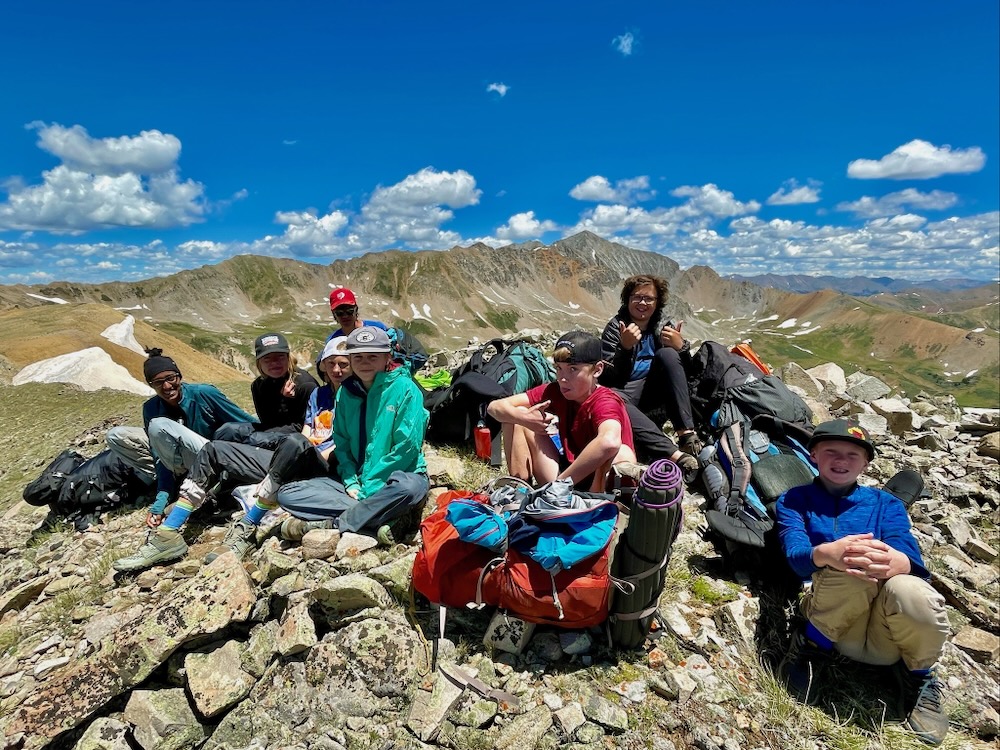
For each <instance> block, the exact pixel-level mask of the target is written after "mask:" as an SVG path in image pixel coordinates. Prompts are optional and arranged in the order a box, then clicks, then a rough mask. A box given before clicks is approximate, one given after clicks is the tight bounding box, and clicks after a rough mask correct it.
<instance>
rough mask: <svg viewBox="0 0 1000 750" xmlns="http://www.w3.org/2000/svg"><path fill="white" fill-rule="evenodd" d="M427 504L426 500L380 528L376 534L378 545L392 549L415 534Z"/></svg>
mask: <svg viewBox="0 0 1000 750" xmlns="http://www.w3.org/2000/svg"><path fill="white" fill-rule="evenodd" d="M426 502H427V501H426V499H424V500H423V501H421V502H420V503H418V504H417V505H414V506H413V507H412V508H410V509H409V510H408V511H406V513H404V514H403V515H401V516H399V517H398V518H394V519H392V520H391V521H389V523H386V524H383V525H381V526H379V527H378V530H377V531H376V532H375V538H376V539H377V540H378V543H379V544H381V545H382V546H384V547H391V546H392V545H394V544H396V543H397V542H402V541H403V540H404V539H406V537H407V536H410V535H411V534H413V532H415V531H416V530H417V529H418V528H420V521H421V519H422V518H423V514H424V505H425V503H426Z"/></svg>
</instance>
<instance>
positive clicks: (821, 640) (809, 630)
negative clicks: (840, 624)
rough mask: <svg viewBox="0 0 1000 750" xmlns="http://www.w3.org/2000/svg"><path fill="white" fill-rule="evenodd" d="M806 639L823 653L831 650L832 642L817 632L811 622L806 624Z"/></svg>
mask: <svg viewBox="0 0 1000 750" xmlns="http://www.w3.org/2000/svg"><path fill="white" fill-rule="evenodd" d="M806 638H808V639H809V640H810V641H812V642H813V643H815V644H816V645H817V646H818V647H819V648H820V649H822V650H823V651H832V650H833V641H831V640H830V639H829V638H827V637H826V636H825V635H823V634H822V633H821V632H819V630H817V628H816V626H815V625H813V624H812V623H811V622H807V623H806Z"/></svg>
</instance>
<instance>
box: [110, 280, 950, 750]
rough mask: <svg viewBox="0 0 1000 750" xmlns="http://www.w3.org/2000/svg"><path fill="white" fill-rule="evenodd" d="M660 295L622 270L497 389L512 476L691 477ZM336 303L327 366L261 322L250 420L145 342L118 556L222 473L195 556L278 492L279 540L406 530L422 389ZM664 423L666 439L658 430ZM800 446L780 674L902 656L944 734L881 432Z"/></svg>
mask: <svg viewBox="0 0 1000 750" xmlns="http://www.w3.org/2000/svg"><path fill="white" fill-rule="evenodd" d="M667 294H668V288H667V283H666V281H665V280H663V279H661V278H658V277H656V276H652V275H647V274H640V275H635V276H631V277H629V278H628V279H626V280H625V282H624V284H623V286H622V290H621V307H620V309H619V310H618V312H617V313H616V314H615V315H614V316H613V317H612V318H611V320H610V321H609V322H608V324H607V326H606V327H605V329H604V331H603V334H602V335H601V336H600V337H598V336H596V335H594V334H592V333H588V332H584V331H570V332H568V333H566V334H564V335H562V336H560V337H559V339H558V340H557V342H556V344H555V348H554V351H553V353H552V360H553V362H554V366H555V375H556V376H555V381H554V382H552V383H548V384H543V385H540V386H537V387H535V388H531V389H529V390H527V391H526V392H524V393H516V394H514V395H512V396H509V397H507V398H500V399H497V400H494V401H492V402H491V403H489V405H488V407H487V412H488V415H489V416H490V417H492V418H493V419H494V420H496V421H497V422H498V423H500V425H501V428H502V434H503V446H504V454H505V456H506V461H507V471H508V473H509V474H510V475H511V476H514V477H517V478H519V479H522V480H525V481H527V482H529V483H531V484H532V485H535V486H538V485H542V484H544V483H547V482H552V481H555V480H561V479H570V480H572V482H573V486H574V487H576V488H578V489H579V490H581V491H584V492H601V491H603V490H604V488H605V485H606V481H607V478H608V476H609V473H611V472H612V471H613V468H614V467H615V466H616V465H624V464H632V465H634V464H635V463H636V462H637V461H642V460H643V459H644V458H646V457H648V456H649V455H650V451H651V446H653V450H652V452H653V453H656V454H658V455H659V456H661V457H665V458H669V459H670V460H672V461H674V462H675V463H677V464H678V466H679V467H680V468H681V469H682V470H683V471H684V475H685V479H693V478H694V476H696V475H697V472H698V468H699V463H698V458H697V457H698V456H699V454H700V453H701V452H702V448H703V444H702V438H703V437H706V436H705V435H704V434H699V432H698V427H699V425H696V424H695V420H694V417H693V414H692V404H691V395H690V393H689V386H688V379H687V377H686V374H685V368H686V365H687V360H688V359H689V358H690V351H689V349H690V347H689V345H688V343H687V342H686V341H685V340H684V339H683V336H682V334H681V330H682V327H683V321H680V322H676V323H675V322H674V321H672V320H663V315H664V307H665V304H666V302H667ZM330 307H331V311H332V314H333V316H334V318H335V319H336V322H337V323H338V324H339V328H338V329H337V330H336V331H334V332H333V333H332V334H331V335H330V337H329V338H328V340H327V341H326V343H325V345H324V347H323V350H322V353H321V354H320V356H319V358H318V359H317V367H316V369H317V372H318V375H319V377H320V379H321V380H322V381H323V383H322V384H320V383H318V382H317V381H316V380H315V379H314V378H313V377H312V376H311V375H309V374H308V373H307V372H305V371H304V370H302V369H300V368H299V367H297V365H296V362H295V359H294V357H293V356H292V354H291V351H290V348H289V345H288V342H287V341H286V339H285V337H284V336H282V335H281V334H280V333H266V334H264V335H262V336H260V337H258V338H257V340H256V342H255V344H254V350H255V351H254V354H255V359H256V365H257V369H258V372H259V376H258V377H257V378H256V379H255V380H254V382H253V384H252V385H251V394H252V397H253V402H254V408H255V410H256V413H257V416H256V418H254V417H253V416H252V415H250V414H248V413H247V412H245V411H244V410H243V409H241V408H240V407H238V406H237V405H236V404H234V403H233V402H232V401H230V400H229V399H228V398H227V397H226V396H225V395H224V394H223V393H222V392H221V391H219V390H218V389H217V388H216V387H214V386H212V385H203V384H195V383H187V382H185V381H184V380H183V377H182V374H181V370H180V367H179V366H178V365H177V363H176V362H175V361H174V360H173V359H171V358H170V357H169V356H166V355H164V354H163V352H162V351H160V350H158V349H153V350H151V351H149V357H148V359H147V360H146V362H145V364H144V375H145V378H146V381H147V382H148V383H149V385H150V386H152V388H153V389H154V391H155V394H156V395H155V396H153V397H152V398H150V399H149V400H148V401H147V402H146V403H145V404H144V406H143V427H142V428H139V427H116V428H113V429H112V430H110V431H109V432H108V435H107V442H108V445H109V447H110V449H111V450H112V451H114V452H116V453H117V454H118V455H120V456H121V457H122V458H123V459H124V460H126V461H127V462H129V464H130V465H131V466H132V467H133V468H134V469H135V470H136V471H137V472H139V473H140V474H141V476H143V477H145V478H146V479H147V481H148V482H149V484H150V485H153V484H154V483H155V501H154V502H153V504H152V505H151V507H150V508H149V512H148V514H147V516H146V525H147V526H148V527H149V529H150V533H149V534H148V535H147V540H146V542H145V543H144V544H142V545H141V546H140V547H139V548H138V549H137V550H136V551H135V552H134V553H133V554H131V555H129V556H127V557H123V558H121V559H119V560H116V561H115V562H114V568H115V569H116V570H118V571H138V570H143V569H146V568H149V567H152V566H154V565H158V564H161V563H165V562H169V561H172V560H176V559H179V558H181V557H183V556H184V555H185V554H186V553H187V544H186V542H185V540H184V538H183V536H182V528H183V525H184V523H185V522H186V521H187V519H188V518H189V517H190V515H191V514H192V513H194V512H195V511H196V510H197V509H198V508H199V507H201V505H202V504H203V503H204V502H205V500H206V498H207V497H209V496H211V494H212V493H213V492H215V490H216V487H217V485H218V484H219V482H220V479H221V478H222V477H225V479H226V481H227V482H230V483H233V484H242V485H252V486H253V490H252V493H251V497H250V503H249V509H248V510H247V511H246V512H245V513H244V514H243V515H242V516H241V517H240V518H239V519H237V520H236V521H234V522H233V523H232V524H231V525H230V527H229V529H228V530H227V533H226V536H225V539H224V541H223V542H222V544H221V546H219V547H218V548H216V549H214V550H213V551H212V552H211V553H210V554H209V556H208V558H206V559H207V560H211V559H215V557H217V556H219V555H221V554H225V553H228V552H232V553H235V554H236V555H237V556H240V557H242V556H244V555H245V554H247V552H248V551H249V550H250V549H252V548H253V547H254V546H255V545H256V543H257V541H256V540H257V531H258V528H259V526H260V524H261V522H262V520H263V519H264V518H265V516H266V515H267V514H268V513H269V512H270V511H272V510H274V509H276V508H279V507H280V508H282V509H284V510H285V511H287V517H286V518H285V519H284V520H283V521H282V523H281V526H280V533H281V536H282V538H284V539H286V540H291V541H298V540H301V539H302V537H303V536H304V535H305V534H306V533H307V532H309V531H310V530H313V529H339V530H340V531H341V532H348V531H351V532H358V533H363V534H368V535H371V536H373V537H376V538H377V539H378V540H379V542H380V543H383V544H391V543H393V542H394V540H396V539H398V538H400V536H401V533H403V532H405V531H407V530H409V529H412V527H413V525H414V524H415V522H416V521H418V520H419V517H420V511H421V509H422V507H423V504H424V502H425V500H426V496H427V493H428V489H429V482H428V475H427V464H426V460H425V457H424V452H423V442H424V436H425V431H426V428H427V423H428V412H427V410H426V409H425V408H424V404H423V395H422V391H421V389H420V388H419V387H418V385H417V384H416V383H415V381H414V380H413V378H412V374H411V373H410V371H409V370H408V368H407V367H406V366H405V365H401V364H399V363H398V362H396V361H395V360H394V357H393V344H392V341H391V339H390V335H389V329H388V328H387V327H386V326H385V325H384V324H383V323H381V322H378V321H375V320H364V319H361V318H360V317H359V307H358V302H357V299H356V297H355V295H354V293H353V292H351V290H349V289H346V288H337V289H334V290H333V291H332V292H331V294H330ZM668 421H669V423H670V425H671V426H672V428H673V429H672V432H673V435H674V437H675V439H676V442H674V441H672V440H670V438H668V437H667V436H666V434H665V433H664V431H663V429H662V428H661V426H662V425H663V424H664V423H665V422H668ZM807 449H808V451H809V457H810V459H811V460H812V462H813V463H814V465H815V467H816V469H817V470H818V476H817V477H816V479H815V480H814V481H813V483H812V484H810V485H806V486H801V487H796V488H794V489H791V490H789V491H788V492H786V493H785V494H784V495H783V496H782V497H781V498H780V500H779V501H778V503H777V508H776V513H775V515H776V520H777V525H778V530H779V534H778V536H779V539H780V544H781V547H782V550H783V552H784V554H785V556H786V558H787V560H788V563H789V565H790V567H791V569H792V570H793V571H794V573H795V574H797V575H798V576H799V577H800V578H801V579H802V580H803V582H804V583H805V584H806V587H807V593H806V594H805V596H804V598H803V601H802V611H803V614H804V616H805V624H804V627H803V628H802V629H801V630H800V631H799V632H796V633H795V634H794V635H793V638H792V641H791V646H790V648H789V650H788V653H787V654H786V655H785V658H784V659H783V660H782V662H781V664H780V666H779V670H778V671H779V675H780V676H781V677H783V678H784V680H785V681H786V683H787V685H788V687H789V689H790V690H791V691H792V692H794V693H795V694H796V695H797V696H798V697H799V698H801V699H802V700H806V701H808V700H809V699H810V696H811V695H814V693H815V690H814V685H815V683H816V681H817V679H818V677H819V675H820V674H821V673H822V671H823V670H824V668H825V667H826V666H828V665H829V664H832V663H833V662H834V661H835V660H836V659H837V658H844V657H846V658H848V659H852V660H855V661H858V662H863V663H867V664H876V665H895V667H894V669H895V671H896V672H897V673H898V676H899V679H900V683H901V686H902V690H901V695H902V696H904V699H905V700H907V701H908V703H907V706H906V708H905V711H904V713H905V715H906V716H907V718H906V726H908V727H909V728H910V729H911V730H912V731H914V732H915V733H916V734H917V736H918V737H920V739H922V740H923V741H924V742H926V743H928V744H932V745H937V744H940V743H941V742H942V741H943V739H944V737H945V735H946V733H947V730H948V718H947V715H946V714H945V712H944V710H943V707H942V696H941V685H940V682H939V681H938V679H937V677H936V676H935V673H934V671H933V670H932V667H933V665H934V664H935V663H936V662H937V661H938V659H939V657H940V655H941V653H942V649H943V646H944V642H945V639H946V637H947V634H948V630H949V628H948V619H947V616H946V613H945V608H944V601H943V599H942V597H941V596H940V595H939V594H938V593H937V592H935V590H934V589H933V588H932V587H931V585H930V584H929V582H928V579H929V577H930V574H929V572H928V570H927V568H926V566H925V565H924V562H923V560H922V557H921V553H920V550H919V548H918V546H917V543H916V540H915V538H914V536H913V534H912V533H911V530H910V520H909V517H908V515H907V511H906V508H905V506H904V505H903V503H902V502H901V501H900V500H899V499H898V498H897V497H895V496H894V495H892V494H890V493H888V492H885V491H882V490H878V489H874V488H871V487H867V486H862V485H860V484H859V483H858V478H859V477H860V476H861V475H862V474H863V473H864V471H865V469H866V468H867V466H868V463H869V462H870V461H871V460H872V459H873V458H874V456H875V447H874V444H873V443H872V440H871V437H870V435H869V434H868V433H867V432H866V431H865V430H864V429H863V428H861V427H860V426H858V425H857V424H856V423H854V422H851V421H848V420H843V419H838V420H833V421H830V422H825V423H823V424H821V425H819V426H818V427H816V428H815V430H814V431H813V432H812V436H811V438H810V439H809V441H808V445H807Z"/></svg>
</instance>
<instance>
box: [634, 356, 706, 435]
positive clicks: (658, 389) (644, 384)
mask: <svg viewBox="0 0 1000 750" xmlns="http://www.w3.org/2000/svg"><path fill="white" fill-rule="evenodd" d="M623 395H624V396H625V398H626V399H627V400H629V401H631V402H632V403H633V404H635V405H636V406H638V407H639V409H640V410H641V411H642V413H643V414H645V415H646V416H648V417H649V418H650V419H652V420H653V421H654V422H655V421H657V420H659V421H660V422H661V423H662V420H663V416H664V415H665V416H666V418H667V419H669V420H670V424H672V425H673V426H674V430H676V431H678V432H680V431H681V430H693V429H694V418H693V417H692V415H691V396H690V394H689V393H688V387H687V374H686V373H685V372H684V364H683V363H682V362H681V356H680V353H678V351H677V350H676V349H674V348H672V347H669V346H663V347H660V348H659V349H657V350H656V354H655V355H653V360H652V362H650V364H649V372H648V373H647V374H646V377H645V378H643V379H642V380H633V381H631V382H629V383H628V384H626V386H625V388H624V394H623Z"/></svg>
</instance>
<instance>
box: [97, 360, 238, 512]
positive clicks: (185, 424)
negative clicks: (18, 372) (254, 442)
mask: <svg viewBox="0 0 1000 750" xmlns="http://www.w3.org/2000/svg"><path fill="white" fill-rule="evenodd" d="M146 353H147V354H148V355H149V356H148V358H147V359H146V361H145V362H144V363H143V368H142V369H143V374H144V375H145V377H146V382H147V383H149V385H150V386H151V387H152V388H153V390H154V391H155V393H156V395H155V396H153V397H152V398H151V399H149V400H148V401H146V403H144V404H143V405H142V421H143V427H142V428H139V427H113V428H111V429H110V430H108V433H107V436H106V440H107V443H108V448H110V449H111V450H112V451H113V452H115V453H116V454H117V455H119V456H121V457H122V459H124V460H125V462H126V463H128V464H129V465H130V466H132V467H133V468H134V469H135V470H136V471H137V472H138V473H139V475H140V476H143V477H146V478H147V479H148V482H149V484H152V483H153V482H154V481H155V483H156V500H155V501H154V503H153V505H152V506H151V507H150V509H149V515H148V517H147V519H146V523H147V525H148V526H150V527H155V526H158V525H159V524H160V522H161V521H162V520H163V512H164V509H165V508H166V506H167V503H169V502H170V498H171V496H172V495H173V494H174V491H175V489H176V487H177V479H178V477H180V476H183V475H184V474H185V473H186V472H187V471H188V469H190V468H191V465H192V464H193V463H194V459H195V456H197V455H198V452H199V451H200V450H201V449H202V448H203V447H204V446H205V445H206V444H207V443H208V442H209V440H210V439H211V438H212V437H213V436H214V435H215V432H216V430H218V429H219V428H220V427H221V426H222V425H224V424H226V423H228V422H247V423H252V422H254V421H256V420H254V418H253V417H252V416H251V415H250V414H248V413H247V412H245V411H244V410H243V409H241V408H240V407H239V406H237V405H236V404H234V403H233V402H232V401H230V400H229V398H228V397H227V396H226V395H225V394H224V393H223V392H222V391H220V390H219V389H218V388H216V387H215V386H214V385H207V384H203V383H185V382H184V379H183V376H182V375H181V370H180V368H179V367H178V366H177V363H176V362H174V360H173V359H171V358H170V357H167V356H164V354H163V350H162V349H147V350H146Z"/></svg>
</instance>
